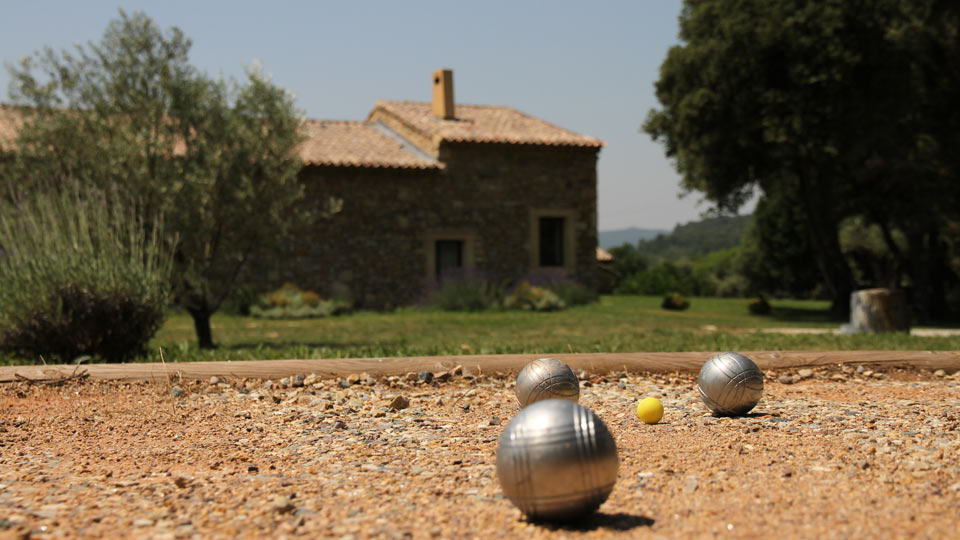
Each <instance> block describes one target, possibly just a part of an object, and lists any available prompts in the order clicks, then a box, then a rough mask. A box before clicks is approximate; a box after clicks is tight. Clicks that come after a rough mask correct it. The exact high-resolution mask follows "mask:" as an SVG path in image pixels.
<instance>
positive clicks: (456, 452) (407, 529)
mask: <svg viewBox="0 0 960 540" xmlns="http://www.w3.org/2000/svg"><path fill="white" fill-rule="evenodd" d="M948 373H949V371H948ZM466 375H467V376H466V377H465V376H459V375H453V376H451V377H450V378H449V380H446V381H442V382H438V381H434V382H432V383H430V384H425V383H420V382H416V381H409V380H406V379H405V377H402V376H401V377H393V378H390V379H379V380H372V379H371V380H369V381H368V380H366V377H363V376H357V377H351V378H350V379H349V380H343V379H340V380H338V379H329V380H319V379H318V378H314V377H307V378H306V380H303V381H300V380H296V381H294V380H285V381H283V382H280V381H272V382H269V383H266V384H264V383H263V382H262V381H242V380H230V381H229V382H217V383H213V384H212V383H211V381H209V380H207V381H183V383H181V385H179V386H176V387H169V386H168V385H167V384H166V383H134V384H128V383H120V382H92V381H86V382H79V383H75V382H71V383H67V384H64V385H62V386H58V387H49V386H41V385H31V384H26V383H13V384H5V385H0V537H19V538H23V537H27V536H31V537H35V538H58V537H76V536H84V537H105V536H106V537H130V538H134V537H136V538H193V537H203V538H247V537H271V538H277V537H295V536H303V537H307V538H311V537H334V538H366V537H378V538H410V537H413V538H429V537H438V538H464V537H480V538H490V537H515V538H565V537H606V536H629V537H637V538H655V537H657V538H662V537H667V538H670V537H711V538H712V537H715V536H728V535H729V536H733V537H740V538H776V537H782V538H830V537H837V538H850V537H865V536H873V537H877V538H891V537H908V536H912V537H931V538H950V537H953V538H955V537H956V536H955V535H956V531H958V530H960V428H958V425H960V376H956V375H954V376H947V377H945V376H942V375H940V376H934V375H932V374H930V373H929V372H920V371H919V370H914V371H910V372H903V371H896V370H893V369H889V370H888V369H884V370H883V372H882V373H880V374H879V375H874V374H873V373H872V370H870V369H866V370H865V369H861V370H860V372H859V373H858V372H857V371H856V370H855V369H854V368H853V367H849V366H843V367H842V368H840V367H836V366H833V367H823V368H817V369H815V370H813V372H812V373H807V372H806V371H804V372H803V373H799V372H797V371H796V370H791V371H778V372H768V373H767V375H768V377H767V382H766V389H765V393H764V399H763V400H762V401H761V403H760V405H759V406H758V407H757V409H756V411H755V412H756V414H754V415H751V416H750V417H745V418H734V419H720V418H713V417H710V416H707V415H705V414H704V411H703V407H702V405H701V404H700V402H699V398H698V397H697V396H696V393H695V390H694V389H693V384H692V381H693V375H690V374H674V375H669V374H659V375H637V374H631V375H622V374H609V375H607V376H604V377H601V376H599V375H597V376H594V377H593V378H592V380H589V382H586V383H585V385H584V388H583V389H582V394H581V403H582V404H584V405H586V406H589V407H591V408H592V409H594V411H596V412H597V413H598V414H599V416H600V417H601V418H602V419H603V420H604V421H605V422H606V423H607V425H608V426H609V427H610V429H611V431H612V432H613V434H614V436H615V437H616V439H617V443H618V448H619V453H620V472H619V480H618V483H617V485H616V487H615V489H614V491H613V494H612V495H611V497H610V499H609V500H608V501H607V503H606V504H604V505H603V506H602V507H601V509H600V513H598V514H596V515H595V516H594V517H592V518H591V519H588V520H585V521H583V522H580V523H577V524H574V525H570V526H565V527H555V526H548V525H541V524H534V523H529V522H527V521H526V520H524V519H523V518H522V516H521V514H520V512H519V511H517V510H516V509H515V508H514V507H513V506H512V505H511V504H510V503H509V501H507V500H505V499H504V498H503V497H502V496H501V494H500V489H499V486H498V484H497V480H496V476H495V468H494V465H495V450H496V444H497V438H498V436H499V435H500V433H501V432H502V430H503V428H504V426H505V425H506V423H507V422H508V421H509V419H510V418H511V417H512V415H513V414H515V412H516V409H515V406H514V405H513V399H512V388H511V384H512V383H511V380H510V379H509V378H496V377H483V376H474V375H472V374H470V373H466ZM784 375H787V376H786V377H784ZM413 378H414V379H415V378H416V376H415V375H414V376H413ZM357 379H359V380H357ZM779 379H782V380H784V381H787V382H792V381H795V380H796V379H801V380H799V381H798V382H795V383H794V384H783V383H780V382H778V380H779ZM350 383H355V384H350ZM293 385H296V387H292V386H293ZM175 394H176V396H175ZM398 395H401V396H403V397H404V398H405V399H406V400H407V401H409V406H408V407H406V408H403V409H399V410H394V409H393V408H391V407H390V404H391V403H395V405H398V406H399V405H402V403H401V402H402V401H403V400H396V402H394V400H395V398H396V396H398ZM646 396H657V397H660V398H661V399H662V401H663V403H664V405H665V407H666V416H665V418H664V421H663V422H662V423H660V424H658V425H653V426H648V425H645V424H642V423H640V422H639V421H638V420H637V419H636V418H635V417H634V415H633V407H634V406H635V404H636V401H637V400H638V399H640V398H641V397H646Z"/></svg>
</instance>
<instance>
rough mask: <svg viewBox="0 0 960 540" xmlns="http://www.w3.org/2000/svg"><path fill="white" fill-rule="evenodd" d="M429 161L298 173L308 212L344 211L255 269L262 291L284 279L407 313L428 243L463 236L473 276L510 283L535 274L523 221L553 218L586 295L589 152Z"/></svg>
mask: <svg viewBox="0 0 960 540" xmlns="http://www.w3.org/2000/svg"><path fill="white" fill-rule="evenodd" d="M439 159H440V161H442V162H444V163H445V165H446V167H445V168H444V169H443V170H408V169H376V168H359V167H307V168H305V169H304V170H303V172H302V173H301V175H300V177H301V180H302V181H303V182H304V184H305V187H306V192H307V201H308V204H311V205H318V206H319V205H321V204H322V203H323V202H324V201H326V200H327V198H328V197H330V196H334V197H338V198H341V199H342V200H343V208H342V210H341V212H340V213H338V214H337V215H335V216H334V217H332V218H329V219H325V220H321V221H319V222H318V223H317V224H316V225H314V226H312V227H310V228H308V229H307V230H304V231H301V232H299V233H298V234H297V236H296V239H295V240H294V241H293V243H292V244H291V246H290V247H291V252H292V253H291V256H290V257H286V258H283V259H282V260H278V261H276V262H275V263H273V264H271V265H269V266H268V267H267V268H266V269H264V270H265V271H264V273H263V274H262V276H261V277H262V278H263V279H262V280H261V283H263V284H264V285H265V286H267V287H273V286H277V285H279V284H281V283H283V282H284V281H292V282H294V283H296V284H297V285H299V286H301V287H304V288H307V289H312V290H315V291H317V292H319V293H320V294H321V295H324V296H329V295H331V294H333V293H334V292H335V291H336V290H341V291H342V290H349V291H350V294H351V296H352V298H353V300H354V301H355V303H356V304H357V305H358V306H359V307H363V308H372V309H390V308H393V307H396V306H401V305H407V304H411V303H415V302H417V301H418V300H419V299H420V298H421V297H422V295H423V291H424V286H425V285H426V284H428V283H429V282H430V281H431V280H430V278H429V275H430V273H431V272H430V268H429V267H428V259H429V253H428V251H429V250H430V249H432V248H431V247H430V244H429V243H428V239H429V238H431V234H432V233H436V232H450V231H453V232H457V233H464V234H466V235H472V238H473V240H472V241H471V242H472V244H473V246H472V247H473V253H472V257H469V258H471V259H473V262H474V263H475V267H476V270H477V271H478V272H479V273H480V274H482V275H484V276H486V277H488V278H490V279H494V280H497V281H501V280H510V281H515V280H518V279H520V278H522V277H523V276H525V275H529V274H530V273H531V272H540V271H541V270H538V269H536V268H532V267H531V260H532V257H531V249H533V246H531V239H532V233H531V223H533V222H532V221H531V212H533V211H534V210H536V209H547V210H551V209H558V210H568V211H570V216H572V217H573V219H574V221H575V223H572V224H569V225H568V226H572V227H573V229H572V231H573V237H574V238H573V244H574V246H575V257H574V258H575V264H574V265H573V266H572V267H571V271H570V272H568V273H571V274H573V277H576V278H577V279H578V280H580V281H581V282H583V283H585V284H587V285H593V283H594V279H595V275H594V272H595V269H596V261H595V248H596V245H597V214H596V211H597V188H596V186H597V178H596V159H597V149H596V148H573V147H547V146H533V145H508V144H469V143H459V144H444V145H441V146H440V147H439ZM548 271H553V272H559V271H561V270H560V269H552V270H548Z"/></svg>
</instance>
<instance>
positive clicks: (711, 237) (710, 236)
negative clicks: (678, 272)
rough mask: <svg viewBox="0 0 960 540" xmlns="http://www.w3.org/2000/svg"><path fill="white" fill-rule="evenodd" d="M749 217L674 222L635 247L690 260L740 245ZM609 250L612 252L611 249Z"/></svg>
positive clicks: (654, 254)
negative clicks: (674, 224) (680, 223)
mask: <svg viewBox="0 0 960 540" xmlns="http://www.w3.org/2000/svg"><path fill="white" fill-rule="evenodd" d="M752 219H753V218H752V216H749V215H746V216H721V217H709V218H706V219H703V220H700V221H692V222H690V223H685V224H683V225H677V226H676V227H675V228H674V229H673V232H671V233H669V234H660V235H657V237H656V238H654V239H652V240H641V241H640V242H639V243H638V244H637V250H638V251H639V252H640V253H642V254H643V255H645V256H647V257H650V258H654V259H657V258H661V259H668V260H679V259H694V258H697V257H702V256H704V255H707V254H709V253H713V252H715V251H719V250H724V249H729V248H733V247H736V246H737V245H739V244H740V241H741V240H742V239H743V237H744V235H745V234H746V232H747V228H748V227H749V226H750V222H751V221H752ZM611 253H612V252H611Z"/></svg>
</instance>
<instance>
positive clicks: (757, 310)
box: [747, 296, 773, 315]
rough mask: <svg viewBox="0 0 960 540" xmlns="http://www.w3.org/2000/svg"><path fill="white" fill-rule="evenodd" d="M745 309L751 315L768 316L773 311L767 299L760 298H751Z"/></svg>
mask: <svg viewBox="0 0 960 540" xmlns="http://www.w3.org/2000/svg"><path fill="white" fill-rule="evenodd" d="M747 309H749V310H750V313H751V314H753V315H769V314H770V313H771V312H772V311H773V309H772V308H771V307H770V302H767V299H766V298H764V297H762V296H760V297H757V298H752V299H751V300H750V303H749V304H747Z"/></svg>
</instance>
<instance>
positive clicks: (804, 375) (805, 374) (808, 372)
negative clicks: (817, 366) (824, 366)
mask: <svg viewBox="0 0 960 540" xmlns="http://www.w3.org/2000/svg"><path fill="white" fill-rule="evenodd" d="M797 375H799V376H800V379H809V378H810V377H813V370H812V369H806V368H805V369H801V370H799V371H797Z"/></svg>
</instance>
